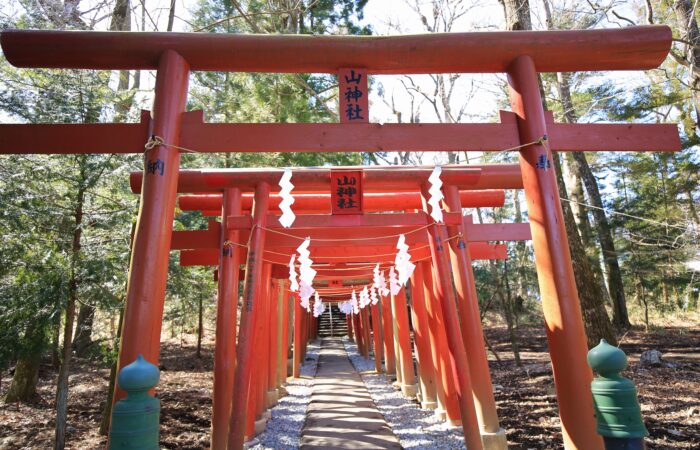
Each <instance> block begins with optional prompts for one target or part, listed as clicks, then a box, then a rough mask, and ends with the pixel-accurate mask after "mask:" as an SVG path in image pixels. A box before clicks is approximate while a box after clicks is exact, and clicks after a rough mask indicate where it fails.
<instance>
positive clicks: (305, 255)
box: [297, 238, 316, 311]
mask: <svg viewBox="0 0 700 450" xmlns="http://www.w3.org/2000/svg"><path fill="white" fill-rule="evenodd" d="M310 244H311V238H306V239H304V242H302V243H301V245H300V246H299V247H297V252H298V253H299V258H298V261H299V280H300V281H299V297H301V301H302V306H304V307H305V308H306V310H307V311H309V310H310V308H309V298H311V296H312V295H313V293H314V292H315V289H314V288H313V287H311V286H312V285H313V282H314V278H315V277H316V271H315V270H314V269H312V268H311V264H313V261H312V260H311V258H309V255H310V254H311V252H309V245H310Z"/></svg>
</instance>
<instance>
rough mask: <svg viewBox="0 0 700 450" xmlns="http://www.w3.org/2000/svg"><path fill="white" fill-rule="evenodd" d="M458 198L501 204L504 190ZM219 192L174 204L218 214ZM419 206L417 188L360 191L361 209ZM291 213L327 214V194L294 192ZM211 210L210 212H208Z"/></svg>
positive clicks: (275, 206) (249, 202) (275, 205)
mask: <svg viewBox="0 0 700 450" xmlns="http://www.w3.org/2000/svg"><path fill="white" fill-rule="evenodd" d="M459 197H460V200H461V201H462V205H463V206H464V207H465V208H479V207H494V206H503V203H504V202H505V192H504V191H503V190H500V189H490V190H468V191H460V192H459ZM281 200H282V199H281V198H280V197H279V196H278V195H275V196H272V197H271V198H270V211H271V212H274V213H275V214H279V213H281V212H280V211H279V204H280V201H281ZM221 204H222V195H221V194H199V195H197V194H190V195H187V194H186V195H180V196H179V197H178V207H179V208H180V209H181V210H183V211H202V214H203V215H205V216H206V215H216V216H219V215H220V214H221ZM252 206H253V195H252V194H244V195H243V210H244V211H250V209H251V208H252ZM419 208H421V203H420V194H419V193H418V192H386V193H380V192H368V193H365V194H364V195H363V209H364V211H365V212H382V211H404V210H407V209H419ZM292 209H293V210H294V212H295V214H330V212H331V208H330V194H328V193H325V194H296V193H295V194H294V205H293V206H292ZM204 211H207V214H205V213H204ZM209 212H211V213H209Z"/></svg>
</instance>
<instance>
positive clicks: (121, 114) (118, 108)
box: [78, 0, 134, 325]
mask: <svg viewBox="0 0 700 450" xmlns="http://www.w3.org/2000/svg"><path fill="white" fill-rule="evenodd" d="M130 3H131V2H130V0H117V1H116V3H115V4H114V9H113V10H112V21H111V22H110V24H109V30H110V31H131V4H130ZM129 75H130V74H129V71H128V70H121V71H119V84H118V85H117V92H119V93H123V92H125V91H127V90H128V89H129ZM133 101H134V95H133V93H132V94H131V95H127V96H126V97H123V98H120V99H118V100H117V101H116V102H115V105H114V111H115V121H116V122H121V121H122V120H124V119H126V117H127V114H128V113H129V110H130V109H131V106H132V104H133ZM82 312H83V308H82V307H81V308H80V312H79V313H78V325H80V316H81V313H82Z"/></svg>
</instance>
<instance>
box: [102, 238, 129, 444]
mask: <svg viewBox="0 0 700 450" xmlns="http://www.w3.org/2000/svg"><path fill="white" fill-rule="evenodd" d="M132 228H133V224H132ZM132 235H133V233H132ZM123 322H124V305H123V302H122V308H121V311H120V312H119V325H118V326H117V336H121V334H122V324H123ZM119 341H120V339H119V337H117V339H116V341H115V343H114V346H115V349H116V350H119ZM117 364H119V358H116V359H115V360H114V362H113V363H112V367H111V369H110V370H109V387H108V388H107V403H105V406H104V408H103V409H102V419H101V420H100V434H101V435H102V436H107V434H108V433H109V425H110V423H111V422H112V402H113V399H114V385H115V384H116V382H117Z"/></svg>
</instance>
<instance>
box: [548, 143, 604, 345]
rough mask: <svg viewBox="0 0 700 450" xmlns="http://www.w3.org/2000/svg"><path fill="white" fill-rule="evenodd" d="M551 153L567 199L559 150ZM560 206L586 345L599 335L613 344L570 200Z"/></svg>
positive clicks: (561, 187)
mask: <svg viewBox="0 0 700 450" xmlns="http://www.w3.org/2000/svg"><path fill="white" fill-rule="evenodd" d="M553 157H554V169H555V170H556V173H557V182H558V184H559V196H560V197H561V198H562V199H567V198H568V197H567V193H566V188H565V187H564V180H563V176H562V173H561V163H560V161H559V154H557V153H555V154H553ZM562 210H563V212H564V226H565V228H566V234H567V237H568V240H569V251H570V253H571V263H572V264H573V266H574V275H575V277H574V278H575V279H576V289H577V290H578V297H579V301H580V302H581V312H582V314H583V323H584V325H585V327H586V336H587V338H588V346H589V347H595V346H596V345H598V343H599V342H600V340H601V339H605V340H607V341H608V342H609V343H610V344H611V345H617V337H616V336H615V333H613V329H612V326H611V325H610V319H609V318H608V312H607V311H606V310H605V302H604V301H603V299H602V298H601V297H600V290H599V289H598V283H597V282H596V279H595V275H594V274H593V270H592V269H591V263H590V261H589V260H588V255H586V250H585V249H584V248H583V243H582V242H581V237H580V236H579V234H578V230H577V228H576V221H575V220H574V213H573V211H572V210H571V206H570V204H569V203H568V202H566V201H563V202H562Z"/></svg>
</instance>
